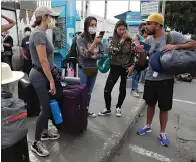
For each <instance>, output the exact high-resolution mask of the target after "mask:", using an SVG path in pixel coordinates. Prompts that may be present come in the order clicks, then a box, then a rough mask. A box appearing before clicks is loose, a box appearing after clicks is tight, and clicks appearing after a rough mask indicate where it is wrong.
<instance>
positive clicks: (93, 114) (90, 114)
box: [88, 111, 97, 118]
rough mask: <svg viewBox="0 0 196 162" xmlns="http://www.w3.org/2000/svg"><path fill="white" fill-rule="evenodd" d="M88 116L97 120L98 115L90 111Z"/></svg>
mask: <svg viewBox="0 0 196 162" xmlns="http://www.w3.org/2000/svg"><path fill="white" fill-rule="evenodd" d="M88 116H89V117H91V118H96V117H97V115H96V114H95V113H92V112H90V111H88Z"/></svg>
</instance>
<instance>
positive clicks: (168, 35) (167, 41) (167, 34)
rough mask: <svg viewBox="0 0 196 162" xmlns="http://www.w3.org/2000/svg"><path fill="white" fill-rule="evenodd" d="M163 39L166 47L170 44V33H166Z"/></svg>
mask: <svg viewBox="0 0 196 162" xmlns="http://www.w3.org/2000/svg"><path fill="white" fill-rule="evenodd" d="M165 39H166V45H167V44H171V43H172V39H171V33H170V32H168V33H166V37H165Z"/></svg>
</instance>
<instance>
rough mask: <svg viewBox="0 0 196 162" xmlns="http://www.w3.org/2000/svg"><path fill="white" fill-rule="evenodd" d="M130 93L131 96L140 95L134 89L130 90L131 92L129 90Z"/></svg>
mask: <svg viewBox="0 0 196 162" xmlns="http://www.w3.org/2000/svg"><path fill="white" fill-rule="evenodd" d="M131 95H132V96H133V97H140V95H139V94H138V93H137V92H136V91H132V92H131Z"/></svg>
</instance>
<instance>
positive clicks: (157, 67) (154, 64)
mask: <svg viewBox="0 0 196 162" xmlns="http://www.w3.org/2000/svg"><path fill="white" fill-rule="evenodd" d="M163 55H164V52H162V51H158V52H156V53H154V54H153V55H152V56H151V58H150V66H151V68H152V69H153V70H154V71H156V72H158V73H163V72H164V69H163V67H162V65H161V62H160V59H161V58H162V56H163Z"/></svg>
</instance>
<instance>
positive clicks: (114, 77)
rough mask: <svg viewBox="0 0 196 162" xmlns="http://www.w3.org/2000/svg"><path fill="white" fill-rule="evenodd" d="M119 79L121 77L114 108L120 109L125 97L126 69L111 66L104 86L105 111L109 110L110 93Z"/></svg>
mask: <svg viewBox="0 0 196 162" xmlns="http://www.w3.org/2000/svg"><path fill="white" fill-rule="evenodd" d="M119 77H121V82H120V87H119V92H120V93H119V96H118V102H117V105H116V108H121V106H122V104H123V102H124V99H125V97H126V81H127V72H126V69H125V68H123V67H121V66H111V69H110V73H109V76H108V79H107V81H106V85H105V88H104V98H105V105H106V109H107V110H110V109H111V100H112V97H111V92H112V89H113V87H114V85H115V84H116V82H117V81H118V79H119Z"/></svg>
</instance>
